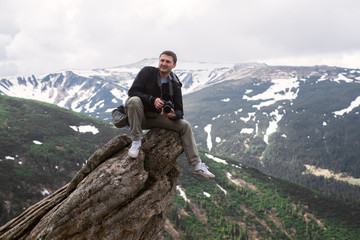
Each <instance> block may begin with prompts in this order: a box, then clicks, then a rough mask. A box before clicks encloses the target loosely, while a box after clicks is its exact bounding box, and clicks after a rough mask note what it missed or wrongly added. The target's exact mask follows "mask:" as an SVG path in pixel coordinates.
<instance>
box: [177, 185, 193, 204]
mask: <svg viewBox="0 0 360 240" xmlns="http://www.w3.org/2000/svg"><path fill="white" fill-rule="evenodd" d="M176 190H178V191H179V192H180V196H181V197H183V198H184V200H185V202H190V200H189V199H188V198H187V197H186V194H185V192H184V190H183V189H182V188H181V187H180V186H179V185H178V186H176Z"/></svg>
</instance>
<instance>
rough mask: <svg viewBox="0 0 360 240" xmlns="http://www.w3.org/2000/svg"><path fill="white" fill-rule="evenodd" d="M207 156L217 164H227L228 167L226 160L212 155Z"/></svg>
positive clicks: (206, 154)
mask: <svg viewBox="0 0 360 240" xmlns="http://www.w3.org/2000/svg"><path fill="white" fill-rule="evenodd" d="M205 156H206V157H208V158H210V159H212V160H214V161H215V162H218V163H222V164H225V165H227V164H228V163H227V162H226V161H225V160H224V159H221V158H218V157H214V156H213V155H211V154H208V153H205Z"/></svg>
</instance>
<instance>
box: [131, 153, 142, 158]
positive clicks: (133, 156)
mask: <svg viewBox="0 0 360 240" xmlns="http://www.w3.org/2000/svg"><path fill="white" fill-rule="evenodd" d="M128 156H129V157H131V158H137V157H138V156H139V153H138V154H136V155H135V154H134V155H132V154H131V153H128Z"/></svg>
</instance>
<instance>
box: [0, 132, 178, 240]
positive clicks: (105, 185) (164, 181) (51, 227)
mask: <svg viewBox="0 0 360 240" xmlns="http://www.w3.org/2000/svg"><path fill="white" fill-rule="evenodd" d="M130 143H131V140H130V139H129V137H127V136H126V135H122V136H117V137H115V138H113V139H112V140H111V141H109V142H108V143H107V144H106V145H104V146H103V147H102V148H100V149H99V150H97V151H96V152H95V153H94V154H93V155H92V156H91V157H90V158H89V159H88V161H87V164H86V165H85V166H84V167H83V168H82V169H81V170H80V171H79V172H78V173H77V174H76V175H75V177H74V178H73V179H72V181H71V182H70V183H69V184H67V185H65V186H64V187H62V188H61V189H59V190H58V191H57V192H55V193H54V194H52V195H50V196H49V197H47V198H45V199H44V200H42V201H40V202H38V203H37V204H35V205H33V206H31V207H30V208H28V209H27V210H26V211H25V212H24V213H23V214H21V215H20V216H19V217H17V218H15V219H13V220H11V221H10V222H8V223H7V224H5V225H4V226H2V227H1V228H0V238H1V239H152V238H153V237H154V236H156V235H157V234H158V232H159V231H160V230H161V229H162V228H163V226H164V223H165V220H166V215H167V213H168V211H169V208H170V206H171V203H172V200H173V198H174V196H175V194H176V184H177V181H178V176H179V168H178V166H177V164H176V160H177V158H178V157H179V155H180V154H181V153H182V152H183V148H182V145H181V140H180V137H179V135H178V133H176V132H172V131H165V130H160V129H153V130H151V131H149V132H148V133H147V134H146V136H145V138H144V139H143V145H142V148H141V151H140V154H139V157H138V158H137V159H131V158H129V157H128V156H127V150H128V147H129V145H130Z"/></svg>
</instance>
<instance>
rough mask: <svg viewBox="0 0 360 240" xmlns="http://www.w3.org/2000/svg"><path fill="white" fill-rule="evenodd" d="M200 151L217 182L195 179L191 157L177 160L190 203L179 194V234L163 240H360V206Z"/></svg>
mask: <svg viewBox="0 0 360 240" xmlns="http://www.w3.org/2000/svg"><path fill="white" fill-rule="evenodd" d="M201 153H202V154H201V158H202V159H203V160H204V161H205V162H206V163H207V165H208V166H209V167H210V170H211V171H212V172H213V173H214V174H216V178H215V179H214V180H206V179H203V178H201V177H198V176H195V175H193V174H191V172H190V168H189V166H188V165H187V161H186V159H184V158H182V159H179V160H178V163H179V165H180V166H181V176H180V182H179V185H180V186H181V188H182V190H183V191H184V192H185V194H186V198H187V199H188V200H189V201H185V198H184V197H183V196H181V194H180V192H178V196H177V197H176V198H175V200H174V205H173V206H172V208H171V210H170V213H169V216H168V218H169V220H170V222H171V224H172V225H173V227H174V229H175V231H174V230H172V231H169V229H167V231H166V230H164V231H163V232H162V233H161V236H159V237H158V239H174V238H173V236H172V235H175V233H177V234H178V236H180V238H181V239H354V240H355V239H359V236H360V205H359V204H346V203H344V202H343V201H341V200H337V199H334V198H332V197H330V196H327V195H325V194H322V193H320V192H316V191H313V190H311V189H308V188H306V187H304V186H301V185H297V184H295V183H292V182H289V181H287V180H285V179H280V178H277V177H273V176H269V175H266V174H264V173H262V172H260V171H258V170H256V169H255V168H252V167H248V166H246V165H242V164H240V165H239V163H238V161H235V160H232V159H230V158H226V157H220V158H221V159H225V160H226V162H227V163H228V164H227V165H225V164H222V163H218V162H215V161H213V160H212V159H209V158H208V157H207V156H206V155H204V154H206V152H205V151H202V152H201ZM217 157H219V156H217ZM174 232H175V233H174ZM171 233H172V234H171Z"/></svg>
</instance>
